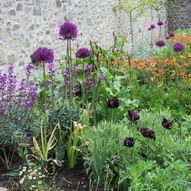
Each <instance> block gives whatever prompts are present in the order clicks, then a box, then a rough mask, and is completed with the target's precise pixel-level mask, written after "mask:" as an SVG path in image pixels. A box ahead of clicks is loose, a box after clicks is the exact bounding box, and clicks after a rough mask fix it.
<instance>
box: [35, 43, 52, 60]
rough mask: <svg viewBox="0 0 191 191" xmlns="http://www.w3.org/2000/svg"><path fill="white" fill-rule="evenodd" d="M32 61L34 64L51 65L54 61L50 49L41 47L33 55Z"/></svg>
mask: <svg viewBox="0 0 191 191" xmlns="http://www.w3.org/2000/svg"><path fill="white" fill-rule="evenodd" d="M33 60H34V61H35V62H37V63H38V62H46V63H52V62H53V61H54V53H53V50H52V49H49V48H46V47H43V48H41V47H40V48H38V49H37V50H36V51H35V52H34V54H33Z"/></svg>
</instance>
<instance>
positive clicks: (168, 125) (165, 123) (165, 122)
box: [162, 118, 172, 129]
mask: <svg viewBox="0 0 191 191" xmlns="http://www.w3.org/2000/svg"><path fill="white" fill-rule="evenodd" d="M162 126H163V127H164V128H166V129H172V122H171V121H169V120H167V119H166V118H164V119H163V121H162Z"/></svg>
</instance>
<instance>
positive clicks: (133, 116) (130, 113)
mask: <svg viewBox="0 0 191 191" xmlns="http://www.w3.org/2000/svg"><path fill="white" fill-rule="evenodd" d="M127 118H128V119H129V121H137V120H139V119H140V116H139V112H137V111H135V110H129V111H128V116H127Z"/></svg>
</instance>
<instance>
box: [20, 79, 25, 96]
mask: <svg viewBox="0 0 191 191" xmlns="http://www.w3.org/2000/svg"><path fill="white" fill-rule="evenodd" d="M25 88H26V81H25V79H22V80H21V82H20V85H19V97H20V98H21V97H23V96H24V95H25V90H26V89H25Z"/></svg>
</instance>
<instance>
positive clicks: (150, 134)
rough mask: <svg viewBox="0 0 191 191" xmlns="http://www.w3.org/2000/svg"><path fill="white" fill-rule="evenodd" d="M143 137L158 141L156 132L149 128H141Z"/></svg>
mask: <svg viewBox="0 0 191 191" xmlns="http://www.w3.org/2000/svg"><path fill="white" fill-rule="evenodd" d="M141 135H142V136H143V137H147V138H150V139H154V140H155V139H156V136H155V132H154V131H153V130H151V129H148V128H141Z"/></svg>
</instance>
